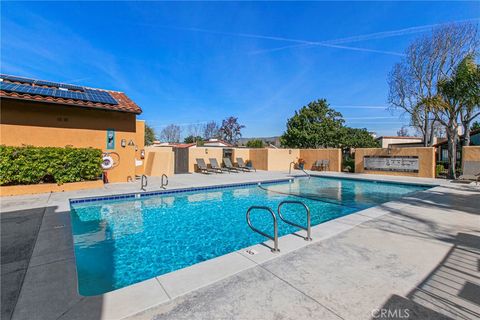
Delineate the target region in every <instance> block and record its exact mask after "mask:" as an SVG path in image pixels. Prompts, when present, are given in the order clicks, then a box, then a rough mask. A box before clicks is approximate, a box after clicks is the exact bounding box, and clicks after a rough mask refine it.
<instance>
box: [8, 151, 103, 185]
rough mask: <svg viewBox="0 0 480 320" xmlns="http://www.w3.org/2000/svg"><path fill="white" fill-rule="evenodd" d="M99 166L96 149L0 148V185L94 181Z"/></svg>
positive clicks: (98, 172) (99, 158) (96, 177)
mask: <svg viewBox="0 0 480 320" xmlns="http://www.w3.org/2000/svg"><path fill="white" fill-rule="evenodd" d="M101 163H102V150H99V149H93V148H53V147H32V146H24V147H8V146H4V145H0V185H2V186H3V185H18V184H37V183H53V182H56V183H58V184H63V183H66V182H79V181H86V180H97V179H98V177H99V176H100V175H101V174H102V167H101Z"/></svg>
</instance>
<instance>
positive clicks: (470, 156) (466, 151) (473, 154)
mask: <svg viewBox="0 0 480 320" xmlns="http://www.w3.org/2000/svg"><path fill="white" fill-rule="evenodd" d="M462 160H463V161H480V146H468V147H463V151H462Z"/></svg>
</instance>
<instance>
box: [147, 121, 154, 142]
mask: <svg viewBox="0 0 480 320" xmlns="http://www.w3.org/2000/svg"><path fill="white" fill-rule="evenodd" d="M154 141H155V130H154V129H153V128H152V127H150V126H149V125H148V124H146V123H145V145H146V146H150V145H152V144H153V142H154Z"/></svg>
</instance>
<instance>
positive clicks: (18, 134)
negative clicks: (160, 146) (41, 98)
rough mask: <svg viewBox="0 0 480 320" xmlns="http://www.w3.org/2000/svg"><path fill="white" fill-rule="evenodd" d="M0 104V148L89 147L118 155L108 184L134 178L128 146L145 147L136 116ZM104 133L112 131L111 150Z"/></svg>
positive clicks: (132, 151) (25, 103) (43, 105)
mask: <svg viewBox="0 0 480 320" xmlns="http://www.w3.org/2000/svg"><path fill="white" fill-rule="evenodd" d="M1 104H2V107H1V115H0V119H1V123H0V139H1V140H0V143H1V144H5V145H9V146H21V145H32V146H38V147H66V146H73V147H78V148H87V147H92V148H98V149H102V150H104V151H112V152H117V153H118V154H119V156H120V164H119V165H118V166H117V167H115V168H113V169H111V170H108V171H107V172H108V179H109V181H110V182H127V181H128V180H130V179H134V178H135V147H134V146H129V145H128V142H129V141H133V143H134V144H136V145H137V146H138V149H139V150H140V149H143V146H144V142H143V136H144V131H143V130H144V126H143V125H142V124H137V121H136V115H135V114H133V113H126V112H115V111H106V110H99V109H86V108H80V107H72V106H63V105H58V104H48V103H38V102H28V101H20V100H11V99H2V100H1ZM107 129H114V130H115V149H114V150H106V141H107V137H106V135H107V134H106V133H107ZM137 130H139V132H137ZM122 139H125V140H126V142H127V146H126V147H124V148H123V147H121V145H120V144H121V141H122ZM139 139H141V141H139Z"/></svg>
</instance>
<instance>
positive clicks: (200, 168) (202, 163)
mask: <svg viewBox="0 0 480 320" xmlns="http://www.w3.org/2000/svg"><path fill="white" fill-rule="evenodd" d="M195 161H196V162H197V167H198V171H199V172H200V173H204V174H210V173H212V172H217V171H215V170H213V169H210V168H209V167H207V164H206V163H205V160H203V159H201V158H197V159H195Z"/></svg>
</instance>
